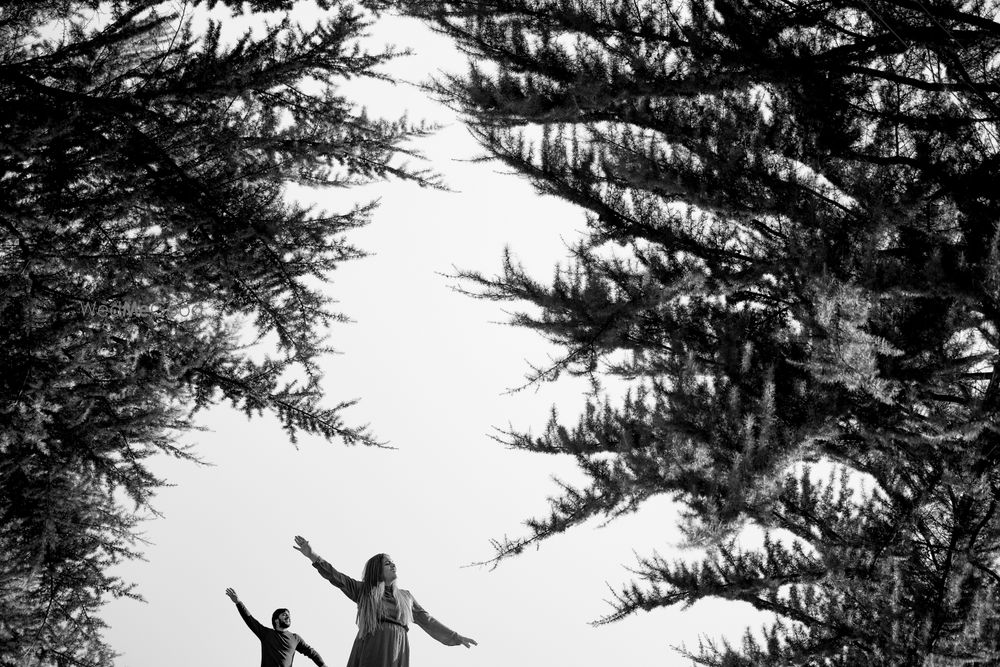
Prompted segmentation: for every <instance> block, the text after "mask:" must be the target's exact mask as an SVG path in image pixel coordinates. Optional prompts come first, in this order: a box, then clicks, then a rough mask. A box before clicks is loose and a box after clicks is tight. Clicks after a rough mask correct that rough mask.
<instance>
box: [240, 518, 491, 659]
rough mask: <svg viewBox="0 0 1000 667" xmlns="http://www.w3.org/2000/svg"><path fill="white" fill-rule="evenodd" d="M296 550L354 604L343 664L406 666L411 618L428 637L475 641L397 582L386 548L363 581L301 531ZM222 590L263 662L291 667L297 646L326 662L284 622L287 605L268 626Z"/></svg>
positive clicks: (372, 561) (466, 642)
mask: <svg viewBox="0 0 1000 667" xmlns="http://www.w3.org/2000/svg"><path fill="white" fill-rule="evenodd" d="M293 548H294V549H295V550H296V551H299V552H300V553H301V554H302V555H303V556H305V557H306V558H308V559H309V560H310V561H312V565H313V567H314V568H316V571H317V572H319V574H320V576H321V577H323V578H324V579H326V580H327V581H329V582H330V583H331V584H333V585H334V586H336V587H337V588H339V589H340V590H342V591H343V592H344V595H346V596H347V597H348V598H350V599H351V602H353V603H355V604H356V605H357V606H358V636H357V637H355V639H354V645H353V646H352V647H351V656H350V657H349V658H348V659H347V667H409V665H410V642H409V640H408V639H407V634H406V633H407V632H408V631H409V626H410V623H416V624H417V625H419V626H420V627H421V628H423V629H424V631H426V632H427V634H429V635H430V636H431V637H433V638H434V639H436V640H438V641H439V642H441V643H442V644H445V645H447V646H458V645H459V644H461V645H462V646H465V647H466V648H469V647H471V646H474V645H475V644H476V642H475V640H473V639H469V638H468V637H463V636H462V635H460V634H458V633H457V632H455V631H454V630H449V629H448V628H446V627H445V626H444V625H442V624H441V623H440V622H439V621H437V620H435V619H434V618H431V615H430V614H428V613H427V612H426V611H424V608H423V607H421V606H420V605H419V604H418V603H417V601H416V600H415V599H414V598H413V595H411V594H410V592H409V591H406V590H403V589H402V588H399V587H398V586H397V585H396V564H395V563H393V562H392V559H390V558H389V556H387V555H386V554H378V555H376V556H372V557H371V558H369V559H368V562H367V563H365V571H364V575H363V577H362V579H361V581H358V580H357V579H352V578H350V577H348V576H347V575H346V574H342V573H341V572H338V571H337V570H335V569H334V568H333V566H332V565H330V564H329V563H327V562H326V561H325V560H323V559H322V558H321V557H320V556H319V554H317V553H316V552H315V551H313V550H312V548H311V547H310V546H309V542H308V541H306V539H305V538H304V537H300V536H296V537H295V546H294V547H293ZM226 595H228V596H229V598H230V599H231V600H232V601H233V602H235V603H236V609H237V610H238V611H239V612H240V616H242V617H243V620H244V621H245V622H246V624H247V626H248V627H249V628H250V630H251V632H253V633H254V634H255V635H256V636H257V639H259V640H260V666H261V667H291V665H292V658H294V657H295V652H296V651H298V652H299V653H301V654H303V655H304V656H306V657H307V658H309V659H310V660H312V661H313V662H315V663H316V664H317V665H320V667H323V665H324V664H325V663H324V662H323V658H321V657H320V656H319V653H317V652H316V650H315V649H314V648H313V647H311V646H309V644H307V643H306V642H305V641H304V640H303V639H302V637H300V636H298V635H297V634H295V633H294V632H289V631H288V628H289V627H290V626H291V624H292V615H291V612H289V611H288V610H287V609H275V610H274V613H273V614H271V627H270V628H267V627H264V625H263V624H262V623H260V622H259V621H257V619H255V618H254V617H253V616H251V615H250V612H248V611H247V608H246V607H245V606H244V605H243V603H242V602H240V600H239V598H238V597H237V596H236V591H234V590H233V589H232V588H227V589H226Z"/></svg>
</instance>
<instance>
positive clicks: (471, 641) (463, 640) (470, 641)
mask: <svg viewBox="0 0 1000 667" xmlns="http://www.w3.org/2000/svg"><path fill="white" fill-rule="evenodd" d="M458 641H459V642H461V644H462V646H464V647H465V648H472V647H473V646H479V644H478V643H477V642H476V640H475V639H469V638H468V637H463V636H462V635H459V636H458Z"/></svg>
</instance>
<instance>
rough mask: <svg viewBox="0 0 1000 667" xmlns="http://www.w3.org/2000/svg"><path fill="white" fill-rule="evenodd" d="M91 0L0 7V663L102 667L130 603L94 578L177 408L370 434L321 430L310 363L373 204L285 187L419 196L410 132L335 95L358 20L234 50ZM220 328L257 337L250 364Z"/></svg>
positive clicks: (359, 70)
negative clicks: (354, 234) (112, 605)
mask: <svg viewBox="0 0 1000 667" xmlns="http://www.w3.org/2000/svg"><path fill="white" fill-rule="evenodd" d="M98 4H99V3H93V2H79V3H71V2H64V1H53V2H41V3H34V2H23V3H6V4H5V5H4V7H3V9H0V137H2V138H0V267H2V270H0V663H2V664H17V665H36V664H37V665H59V666H63V665H110V664H111V659H112V652H111V649H110V648H109V647H108V646H106V645H105V643H104V642H103V640H102V639H101V635H100V628H101V622H100V620H99V618H98V617H97V616H96V615H95V614H96V612H97V610H99V608H100V606H101V604H102V602H103V601H104V600H106V599H107V597H108V596H109V595H116V596H121V595H128V596H135V595H136V592H135V591H134V589H133V588H132V586H131V585H129V584H128V583H127V582H123V581H120V580H119V579H117V578H115V577H112V576H110V575H109V574H108V573H107V569H108V568H109V567H110V566H111V565H113V564H114V563H116V562H120V561H121V559H123V558H132V557H135V556H136V555H137V537H136V533H135V527H136V522H137V517H136V512H139V513H140V514H142V513H144V512H149V511H152V507H151V505H150V500H151V495H152V493H153V491H154V490H155V489H156V488H157V487H158V486H159V485H161V483H162V482H161V480H159V479H157V477H156V476H155V475H154V474H153V473H152V472H151V471H150V469H149V468H148V467H147V459H148V457H149V456H151V455H153V454H156V453H167V454H171V455H175V456H181V457H188V458H192V459H193V458H194V455H193V453H192V452H190V451H188V450H186V449H184V448H182V447H179V446H178V445H177V444H176V441H175V439H174V438H175V436H176V435H177V434H178V433H179V432H181V431H183V430H185V429H190V428H192V427H194V422H193V421H192V415H193V414H194V413H195V412H196V411H197V410H199V409H201V408H203V407H206V406H208V405H211V404H214V403H218V402H223V401H224V402H229V403H231V404H232V405H234V406H235V407H237V408H238V409H239V410H241V411H242V412H244V413H246V414H247V415H248V416H252V415H257V414H261V413H264V412H268V413H271V414H274V415H276V416H277V417H278V418H279V419H280V420H281V422H282V423H283V425H284V427H285V429H286V431H287V432H288V433H289V435H290V436H291V437H292V438H293V440H294V436H295V434H296V433H301V432H304V433H309V434H318V435H320V436H323V437H325V438H328V439H341V440H343V441H344V442H346V443H347V444H352V443H359V444H365V445H379V444H381V443H379V442H378V440H377V439H376V438H375V437H374V436H373V435H372V434H371V433H370V432H369V431H368V430H367V429H366V428H363V427H358V426H352V425H350V424H349V423H347V422H345V421H344V418H343V415H342V413H343V410H344V408H346V407H347V406H349V405H350V403H351V401H344V402H342V403H340V404H334V405H329V404H326V403H325V402H324V401H323V396H322V393H321V388H322V385H321V380H322V377H321V375H320V372H319V368H318V362H319V360H320V358H321V356H322V355H323V354H324V353H326V352H327V351H328V347H327V345H326V343H325V339H324V336H325V332H324V330H325V328H326V327H327V325H328V324H331V323H333V322H336V321H338V320H342V319H344V317H343V316H342V315H340V314H338V313H336V312H334V311H333V310H332V309H331V301H330V297H329V296H328V295H327V294H326V292H325V290H324V289H322V286H323V283H325V282H327V277H328V273H329V272H330V271H331V270H333V269H334V268H335V267H336V266H337V265H338V264H339V263H340V262H342V261H345V260H348V259H352V258H356V257H359V256H360V255H361V254H362V253H361V252H360V251H359V250H358V249H356V248H354V247H352V246H351V245H350V244H349V243H348V242H347V241H346V239H345V233H346V232H349V231H350V230H352V229H354V228H356V227H358V226H360V225H364V224H365V223H366V222H367V220H368V218H369V214H370V212H371V211H372V209H373V207H374V202H372V203H359V204H356V205H351V204H347V205H346V207H345V208H344V210H336V211H329V212H327V211H318V210H313V209H310V208H307V207H303V206H300V205H297V204H294V203H292V202H291V201H290V200H288V199H287V198H286V196H285V192H286V188H287V186H288V185H289V184H301V185H306V186H317V187H320V186H321V187H336V188H347V187H349V186H353V185H356V184H363V183H370V182H376V181H379V180H383V179H387V178H401V179H408V180H413V181H416V182H419V183H421V184H424V185H432V186H433V185H435V184H436V181H435V178H434V177H433V175H431V174H428V173H426V172H424V171H421V170H414V169H412V168H409V167H407V166H406V163H405V162H404V161H401V160H405V159H406V158H407V156H408V155H409V156H411V157H419V156H416V155H415V154H414V153H412V151H411V149H408V148H407V142H408V141H409V140H410V139H413V138H415V137H419V136H422V135H423V134H425V133H426V131H427V130H426V129H425V128H423V127H415V126H412V125H409V124H407V123H405V122H388V121H382V120H376V119H372V118H369V117H367V115H366V114H365V113H364V112H363V111H361V110H359V108H358V107H357V106H356V105H355V103H354V102H352V101H351V100H348V99H345V98H343V97H342V96H340V95H339V94H338V93H337V92H336V86H337V84H338V82H340V81H343V80H344V79H345V78H349V77H357V76H361V77H370V76H378V77H382V75H381V74H380V73H379V71H378V68H379V66H380V65H381V64H383V63H384V62H386V61H387V60H388V59H390V58H391V57H393V54H392V53H368V52H366V51H365V50H363V49H362V48H361V47H360V46H359V39H360V38H361V36H362V35H363V33H364V32H365V30H366V28H367V26H368V24H369V23H370V17H369V15H368V14H366V13H365V12H364V11H362V10H361V9H359V8H357V7H355V6H354V5H352V4H351V3H350V2H328V3H324V4H326V5H327V6H329V12H328V13H327V14H325V18H323V19H322V20H321V21H320V22H319V24H318V25H316V26H315V27H310V28H301V27H299V26H297V25H295V24H294V23H292V22H290V21H288V20H284V21H279V22H278V23H276V24H274V25H272V26H270V27H268V28H267V29H266V30H264V31H262V32H258V33H257V34H256V35H253V34H249V33H248V34H247V35H245V36H243V37H241V38H238V39H236V40H235V41H234V42H232V43H225V41H224V40H222V38H221V34H222V31H221V26H220V25H218V24H211V25H209V26H208V28H207V30H205V31H204V32H203V33H202V32H197V33H196V32H195V30H194V28H193V27H192V26H193V25H194V24H193V23H192V22H191V20H190V18H188V19H185V20H182V19H181V17H179V16H178V15H177V14H176V13H174V12H175V10H176V9H177V6H176V4H175V3H165V4H164V5H162V6H160V5H159V4H157V3H151V2H131V3H118V4H117V5H114V6H109V5H107V4H104V5H101V6H100V7H98ZM196 4H197V3H196ZM233 4H241V3H233ZM260 4H261V5H262V6H263V5H264V4H267V3H260ZM271 4H273V5H274V7H269V8H271V9H275V8H282V7H283V6H284V3H271ZM95 8H96V10H95ZM187 16H188V17H191V16H192V14H191V12H188V14H187ZM272 18H273V17H272ZM241 321H246V322H248V323H250V324H252V327H253V329H252V330H253V331H255V332H256V333H257V334H258V340H261V339H264V338H265V336H266V337H267V338H266V339H265V342H269V341H270V340H274V341H275V345H273V346H271V352H270V353H269V354H268V355H267V356H266V357H263V358H261V356H260V355H259V354H251V350H249V349H248V348H247V347H246V346H245V345H241V344H240V339H239V338H238V337H237V334H238V333H239V332H240V330H239V324H240V322H241ZM345 390H346V391H350V389H349V388H346V387H338V388H337V392H338V393H340V392H342V391H345Z"/></svg>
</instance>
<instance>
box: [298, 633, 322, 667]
mask: <svg viewBox="0 0 1000 667" xmlns="http://www.w3.org/2000/svg"><path fill="white" fill-rule="evenodd" d="M295 636H296V637H298V638H299V643H298V644H296V645H295V650H296V651H298V652H299V653H301V654H302V655H304V656H305V657H307V658H309V659H310V660H312V661H313V662H315V663H316V664H317V665H319V667H323V658H321V657H319V653H317V652H316V649H314V648H313V647H312V646H310V645H309V644H307V643H306V640H305V639H302V637H299V636H298V635H295Z"/></svg>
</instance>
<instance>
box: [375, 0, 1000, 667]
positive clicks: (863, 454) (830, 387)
mask: <svg viewBox="0 0 1000 667" xmlns="http://www.w3.org/2000/svg"><path fill="white" fill-rule="evenodd" d="M393 4H397V5H401V6H403V10H404V11H406V12H408V13H410V14H412V15H416V16H421V17H423V18H425V19H427V20H428V21H430V22H431V23H432V25H434V26H435V27H436V29H437V30H439V31H441V32H443V33H444V34H447V35H450V36H451V37H452V38H454V39H455V40H456V41H457V43H458V44H459V45H460V46H461V48H463V49H464V50H465V51H466V52H467V53H468V54H469V55H470V59H471V61H472V63H473V64H472V65H471V66H470V69H469V72H468V74H466V75H464V76H444V77H443V78H440V79H439V80H438V82H437V85H436V89H437V92H438V94H439V95H441V96H442V97H443V98H444V99H445V100H447V101H449V102H450V103H451V104H452V105H454V106H455V107H456V108H457V109H459V110H460V111H461V112H463V113H464V114H466V116H467V118H468V119H469V123H470V127H471V129H472V131H473V133H474V134H475V135H476V136H477V137H478V138H479V140H480V141H481V142H482V145H483V146H484V147H485V148H486V150H487V151H488V155H490V156H492V157H493V158H496V159H499V160H502V161H503V162H505V163H506V164H508V165H510V166H512V167H514V168H515V169H516V170H518V171H519V172H520V173H522V174H524V175H525V176H526V177H528V178H530V179H531V180H532V181H533V182H534V183H535V185H536V186H537V187H538V189H539V190H540V191H541V192H543V193H547V194H551V195H555V196H558V197H561V198H563V199H565V200H567V201H570V202H572V203H575V204H577V205H579V206H580V207H582V208H583V209H585V210H586V211H587V213H588V217H587V220H588V229H587V233H586V235H585V238H584V239H583V240H582V241H581V242H580V244H579V246H578V247H576V248H575V250H574V252H573V257H572V260H571V262H570V263H569V265H568V266H564V267H562V268H561V269H560V270H559V271H558V272H557V275H556V278H555V279H554V280H553V281H552V282H542V281H539V280H536V279H535V278H533V277H531V276H529V275H527V274H526V273H525V272H524V271H523V270H522V269H521V268H520V267H519V265H518V264H517V262H516V261H515V260H513V259H512V258H510V257H507V258H506V259H505V262H504V265H503V271H502V273H501V274H500V275H498V276H496V277H490V276H485V275H481V274H471V275H467V276H466V277H467V278H468V279H469V280H471V281H472V283H473V284H475V285H478V290H479V293H480V294H481V295H482V296H484V297H486V298H490V299H496V300H509V301H515V302H521V303H527V304H529V305H530V306H531V308H528V309H527V310H525V311H524V313H523V314H522V315H519V316H518V317H517V318H516V320H515V321H516V323H517V324H520V325H522V326H526V327H530V328H532V329H535V330H537V331H538V332H539V333H540V334H542V335H544V336H546V337H547V338H549V339H550V340H552V341H555V342H556V343H558V344H560V345H561V346H562V347H563V349H564V350H565V355H564V356H563V357H561V358H560V359H558V360H557V361H556V363H555V364H554V365H553V366H551V367H549V368H542V369H540V370H538V372H537V373H536V378H537V379H539V380H545V379H552V378H554V377H555V376H557V375H558V374H559V373H560V372H570V373H579V374H587V375H591V376H593V377H595V378H598V379H599V378H600V377H602V376H618V377H621V378H624V379H626V380H629V381H633V382H634V383H635V386H636V389H635V390H634V391H633V392H632V393H631V394H630V395H629V396H627V397H625V399H624V400H622V401H619V400H610V399H609V400H607V401H604V400H597V399H595V400H594V401H592V402H590V403H589V404H588V405H587V406H586V409H585V411H584V414H583V415H582V416H581V417H580V420H579V422H578V423H577V424H576V425H564V424H562V423H560V422H559V421H558V420H557V419H555V418H553V420H552V422H551V423H550V424H549V425H548V426H547V428H546V429H545V431H544V433H543V434H542V435H541V436H540V437H538V436H536V437H532V436H531V435H529V434H525V433H518V432H514V433H508V434H507V439H508V441H509V442H510V444H511V445H513V446H515V447H519V448H523V449H527V450H532V451H537V452H544V453H554V454H570V455H572V456H574V457H576V460H577V461H578V462H579V464H580V466H581V468H582V469H583V470H584V471H585V472H586V474H587V476H588V479H589V484H588V485H585V486H584V487H582V488H570V487H566V488H565V489H564V493H563V494H562V495H561V496H560V497H559V498H557V499H556V500H554V501H553V503H552V511H551V514H550V515H549V516H547V517H542V518H539V519H535V520H532V521H529V522H528V528H529V532H528V534H527V535H526V536H525V537H524V538H522V539H519V540H515V541H504V542H502V543H498V544H497V546H498V555H497V558H498V559H502V558H504V557H507V556H511V555H514V554H518V553H520V552H521V551H522V550H523V549H524V548H525V547H526V546H528V545H530V544H532V543H535V542H538V541H540V540H543V539H545V538H546V537H548V536H551V535H553V534H554V533H558V532H560V531H564V530H566V529H568V528H570V527H572V526H574V525H578V524H580V523H581V522H583V521H585V520H587V519H588V518H591V517H594V516H609V517H614V516H617V515H620V514H621V513H625V512H631V511H633V510H635V509H636V508H638V507H639V506H640V505H641V504H642V502H643V501H644V500H645V499H647V498H649V497H651V496H653V495H655V494H668V495H670V496H672V497H674V498H676V499H677V500H678V501H680V502H681V503H682V504H683V506H684V507H686V512H687V515H686V517H685V528H686V530H687V531H688V534H689V536H690V538H691V540H692V542H694V543H697V544H701V545H704V546H707V547H708V555H707V557H706V559H705V560H704V561H703V562H701V563H697V564H691V563H687V564H685V563H680V562H678V563H670V562H665V561H664V560H662V559H659V558H656V557H652V558H649V559H644V560H642V561H641V562H640V563H639V565H638V567H637V572H638V577H639V581H638V582H635V583H632V584H630V585H628V586H626V587H625V588H624V589H623V590H622V591H621V592H620V595H619V599H618V602H617V604H616V609H615V611H614V613H612V614H611V615H610V616H609V617H608V618H606V619H603V620H604V621H611V620H616V619H620V618H622V617H624V616H627V615H628V614H631V613H633V612H635V611H637V610H640V609H645V610H650V609H654V608H656V607H659V606H664V605H672V604H675V603H683V604H690V603H693V602H695V601H697V600H699V599H701V598H704V597H709V596H716V597H723V598H728V599H732V600H742V601H746V602H749V603H751V604H752V605H754V606H755V607H757V608H758V609H762V610H766V611H770V612H774V613H775V614H776V615H777V619H778V620H777V622H776V624H775V625H773V626H772V627H771V628H770V629H769V630H768V631H767V633H766V637H765V638H764V640H763V641H761V640H760V639H755V638H754V637H753V636H752V635H749V634H748V635H747V639H746V640H745V641H744V642H743V643H742V645H740V646H730V645H728V644H725V643H723V644H718V643H712V642H709V643H706V644H705V645H703V646H702V647H701V649H700V650H698V651H696V652H695V654H694V655H693V656H692V657H694V658H695V659H696V660H697V661H698V662H700V663H701V664H706V665H727V666H735V665H845V666H847V665H915V664H930V662H929V661H931V660H933V661H934V662H933V664H935V665H958V664H963V665H968V664H982V665H985V664H996V661H998V660H1000V632H998V630H1000V623H998V621H1000V606H998V601H997V594H998V591H1000V588H998V583H1000V576H998V573H997V570H996V564H997V554H998V550H1000V519H998V512H997V509H998V505H997V503H998V500H1000V370H998V366H997V355H998V344H1000V338H998V332H1000V224H998V221H1000V215H998V214H1000V188H998V187H997V183H1000V151H998V147H1000V144H998V142H1000V135H998V122H997V121H998V118H1000V107H998V104H1000V70H998V69H997V62H998V57H1000V24H998V23H997V11H998V6H997V3H994V2H985V1H975V0H972V1H968V2H961V1H958V0H857V1H855V0H836V1H830V0H816V1H813V2H799V1H797V0H716V1H711V0H690V1H686V2H660V1H659V0H656V1H652V0H650V1H644V0H483V1H479V0H468V1H465V2H463V1H456V2H443V1H440V2H438V1H435V2H397V3H393ZM816 464H821V465H819V466H818V467H817V465H816ZM820 470H832V471H833V472H832V474H830V475H829V478H828V479H826V478H827V475H826V474H825V473H823V474H817V472H818V471H820ZM824 480H825V481H824ZM858 484H861V485H862V487H863V488H865V489H866V491H864V492H856V491H855V489H856V487H857V486H858ZM747 522H749V523H751V524H754V525H757V526H760V527H763V528H764V529H765V530H767V531H769V538H768V540H767V542H766V544H765V546H764V547H763V548H762V549H746V550H741V549H739V548H737V547H736V546H735V543H734V541H733V537H734V536H735V535H736V534H737V533H738V531H739V530H740V529H741V527H743V526H745V525H746V524H747Z"/></svg>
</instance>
